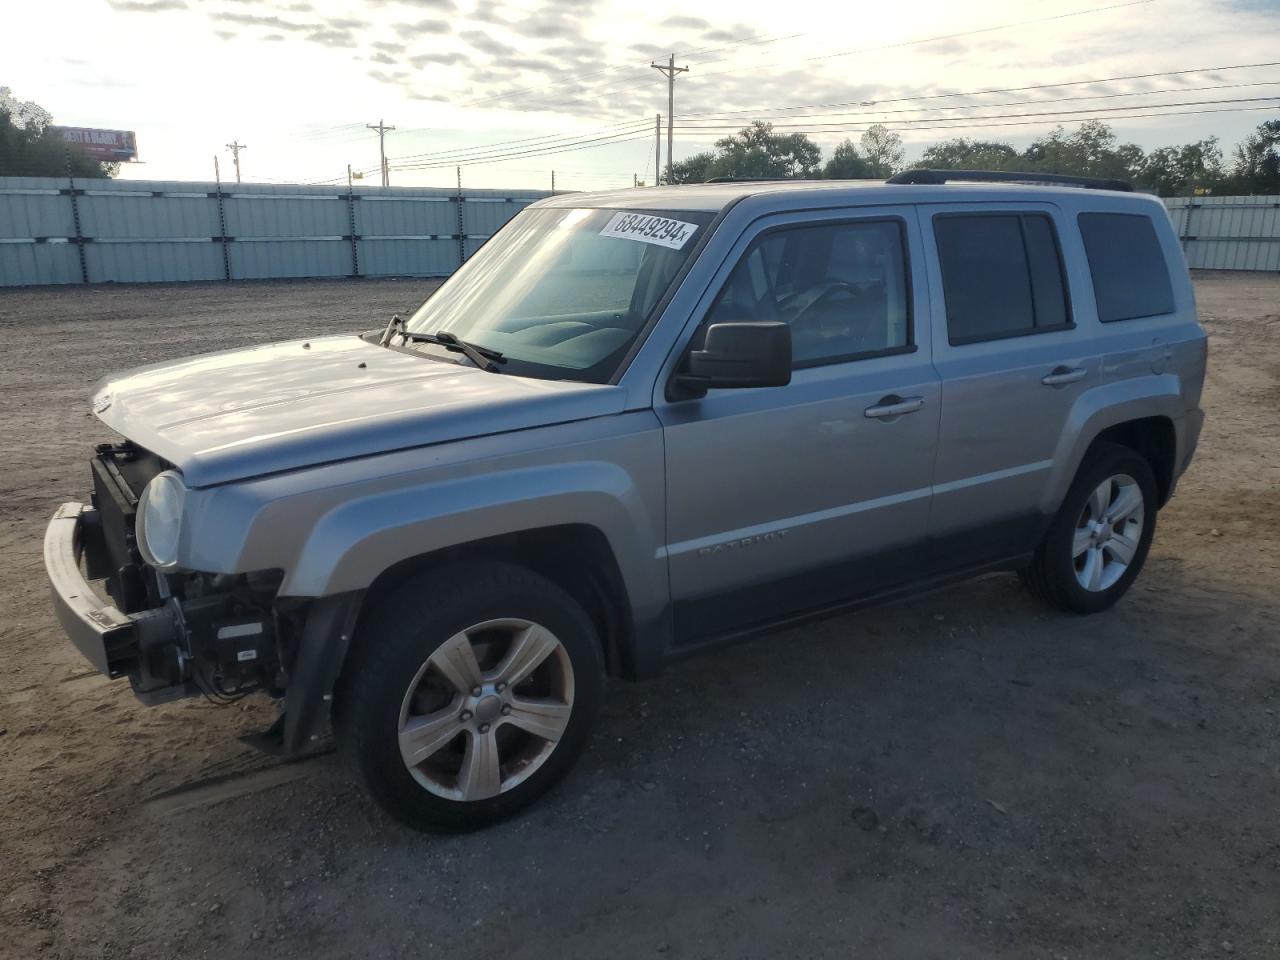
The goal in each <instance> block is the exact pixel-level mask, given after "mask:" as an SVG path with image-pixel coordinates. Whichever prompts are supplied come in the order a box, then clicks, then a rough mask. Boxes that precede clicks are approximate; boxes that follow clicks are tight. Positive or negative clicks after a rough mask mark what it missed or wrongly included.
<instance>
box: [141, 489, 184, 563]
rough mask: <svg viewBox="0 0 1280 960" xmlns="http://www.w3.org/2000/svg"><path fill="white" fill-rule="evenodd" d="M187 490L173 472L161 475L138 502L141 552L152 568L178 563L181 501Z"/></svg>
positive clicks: (143, 492) (144, 491)
mask: <svg viewBox="0 0 1280 960" xmlns="http://www.w3.org/2000/svg"><path fill="white" fill-rule="evenodd" d="M186 496H187V488H186V487H185V486H183V483H182V478H181V477H180V476H178V474H176V473H175V472H174V471H172V470H166V471H165V472H164V473H161V474H158V475H157V476H156V477H155V478H154V479H152V481H151V482H150V483H149V484H147V488H146V489H145V490H143V491H142V497H141V499H139V500H138V549H139V550H140V551H141V552H142V558H143V559H144V560H146V561H147V563H149V564H151V565H152V566H153V567H159V568H160V569H162V570H163V569H168V568H170V567H173V566H175V565H176V564H177V562H178V535H179V534H180V533H181V531H182V502H183V500H185V499H186Z"/></svg>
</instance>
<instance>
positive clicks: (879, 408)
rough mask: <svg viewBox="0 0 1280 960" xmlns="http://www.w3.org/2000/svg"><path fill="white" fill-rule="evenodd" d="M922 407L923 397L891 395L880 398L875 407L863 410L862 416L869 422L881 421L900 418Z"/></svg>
mask: <svg viewBox="0 0 1280 960" xmlns="http://www.w3.org/2000/svg"><path fill="white" fill-rule="evenodd" d="M922 407H924V397H900V396H898V395H897V394H895V393H891V394H889V396H887V397H881V398H880V402H879V403H877V404H876V405H875V406H873V407H867V409H866V410H863V411H862V415H863V416H864V417H867V418H868V419H870V420H881V419H888V418H889V417H900V416H902V415H903V414H904V413H915V412H916V411H917V410H919V409H921V408H922Z"/></svg>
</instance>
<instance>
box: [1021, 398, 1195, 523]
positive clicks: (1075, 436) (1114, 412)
mask: <svg viewBox="0 0 1280 960" xmlns="http://www.w3.org/2000/svg"><path fill="white" fill-rule="evenodd" d="M1185 416H1186V410H1185V401H1184V398H1183V395H1182V389H1181V381H1180V380H1179V378H1178V377H1177V375H1175V374H1172V373H1165V374H1152V375H1148V376H1142V377H1130V378H1127V379H1124V380H1115V381H1112V382H1111V383H1104V384H1100V385H1099V386H1096V387H1093V388H1092V389H1090V390H1085V391H1084V392H1082V393H1081V394H1080V396H1079V397H1077V398H1076V401H1075V403H1074V404H1073V405H1072V407H1071V412H1070V413H1069V414H1068V417H1067V422H1066V426H1065V428H1064V429H1063V431H1062V435H1061V436H1060V437H1059V438H1058V446H1057V448H1056V450H1055V451H1054V455H1053V468H1052V471H1051V472H1050V476H1049V482H1048V483H1047V484H1046V485H1045V489H1044V499H1043V501H1042V502H1041V504H1040V509H1041V512H1043V513H1044V514H1045V515H1046V516H1047V515H1051V514H1053V513H1056V512H1057V510H1058V506H1059V505H1060V504H1061V503H1062V500H1063V498H1064V497H1066V495H1067V490H1068V488H1070V486H1071V482H1072V480H1074V479H1075V476H1076V473H1077V471H1079V469H1080V464H1081V463H1082V462H1083V461H1084V455H1085V453H1086V452H1087V451H1088V449H1089V446H1090V444H1092V443H1093V441H1094V440H1096V439H1097V437H1098V435H1099V434H1100V433H1102V431H1104V430H1106V429H1107V428H1108V427H1114V426H1117V425H1118V424H1121V423H1127V422H1129V421H1131V420H1141V419H1144V418H1146V417H1167V418H1168V419H1169V420H1170V421H1171V422H1172V423H1173V425H1174V429H1175V432H1176V434H1177V436H1178V440H1179V444H1181V443H1182V437H1183V433H1184V428H1183V418H1184V417H1185Z"/></svg>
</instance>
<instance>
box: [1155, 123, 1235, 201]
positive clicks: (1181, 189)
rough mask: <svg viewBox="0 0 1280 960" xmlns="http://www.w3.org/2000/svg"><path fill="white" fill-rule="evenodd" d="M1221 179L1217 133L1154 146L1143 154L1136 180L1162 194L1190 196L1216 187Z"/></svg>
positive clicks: (1218, 186)
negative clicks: (1173, 143) (1179, 144)
mask: <svg viewBox="0 0 1280 960" xmlns="http://www.w3.org/2000/svg"><path fill="white" fill-rule="evenodd" d="M1222 180H1223V171H1222V148H1221V147H1219V146H1218V138H1217V137H1209V138H1208V139H1207V140H1198V141H1196V142H1195V143H1187V144H1183V145H1182V146H1180V147H1178V146H1170V147H1158V148H1157V149H1155V150H1152V151H1151V152H1150V153H1148V154H1147V156H1146V158H1145V160H1144V161H1143V163H1142V168H1141V170H1140V171H1139V173H1138V182H1139V183H1141V184H1142V185H1143V186H1144V187H1149V188H1151V189H1153V190H1155V191H1156V193H1158V194H1159V195H1160V196H1162V197H1189V196H1194V195H1195V193H1196V191H1197V190H1201V189H1205V190H1215V191H1216V190H1217V189H1219V188H1220V187H1221V185H1222Z"/></svg>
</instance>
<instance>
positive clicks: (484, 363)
mask: <svg viewBox="0 0 1280 960" xmlns="http://www.w3.org/2000/svg"><path fill="white" fill-rule="evenodd" d="M397 336H398V337H400V338H401V340H403V341H407V342H411V343H432V344H435V345H436V346H438V347H444V348H445V349H446V350H451V351H453V352H454V353H461V354H463V355H464V356H466V358H467V359H468V360H470V361H471V362H472V363H474V364H475V365H476V366H477V367H479V368H480V369H481V370H484V371H486V372H487V373H498V372H499V371H500V368H499V367H498V364H500V363H506V362H507V358H506V357H505V356H503V355H502V353H501V352H500V351H498V350H493V349H491V348H489V347H482V346H480V345H479V344H478V343H468V342H467V341H466V340H461V339H459V338H458V337H457V336H455V335H454V334H452V333H450V332H449V331H447V330H438V331H436V332H435V333H418V332H417V331H414V330H406V329H404V321H403V320H401V319H400V317H399V316H395V317H392V318H391V322H390V323H389V324H387V329H386V332H385V333H383V335H382V345H383V346H386V345H388V344H390V342H391V341H392V339H394V338H395V337H397Z"/></svg>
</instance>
